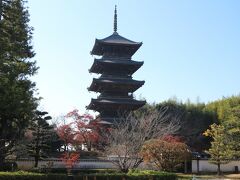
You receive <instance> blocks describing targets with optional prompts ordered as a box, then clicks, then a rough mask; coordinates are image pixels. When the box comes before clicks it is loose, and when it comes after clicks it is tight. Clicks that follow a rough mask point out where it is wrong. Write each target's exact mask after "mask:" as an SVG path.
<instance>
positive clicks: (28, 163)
mask: <svg viewBox="0 0 240 180" xmlns="http://www.w3.org/2000/svg"><path fill="white" fill-rule="evenodd" d="M16 163H17V165H18V169H21V170H29V169H31V168H33V167H34V160H24V159H22V160H17V161H16ZM48 163H51V164H52V165H53V166H52V168H65V164H64V162H63V161H62V160H60V159H47V160H44V161H39V162H38V167H47V166H48V165H47V164H48ZM73 168H77V169H112V168H116V167H115V166H114V165H113V164H112V163H111V162H110V161H106V160H95V159H94V160H92V159H82V160H80V161H78V162H77V163H76V164H75V165H74V167H73Z"/></svg>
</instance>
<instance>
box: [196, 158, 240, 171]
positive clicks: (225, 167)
mask: <svg viewBox="0 0 240 180" xmlns="http://www.w3.org/2000/svg"><path fill="white" fill-rule="evenodd" d="M197 161H199V172H217V165H215V164H211V163H209V161H208V160H205V159H204V160H192V172H193V173H197ZM235 166H238V168H239V170H240V161H239V160H238V161H231V162H229V163H227V164H221V171H222V172H234V171H235Z"/></svg>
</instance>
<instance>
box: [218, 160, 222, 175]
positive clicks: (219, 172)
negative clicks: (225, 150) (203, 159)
mask: <svg viewBox="0 0 240 180" xmlns="http://www.w3.org/2000/svg"><path fill="white" fill-rule="evenodd" d="M217 175H218V176H220V175H221V164H220V163H219V162H218V164H217Z"/></svg>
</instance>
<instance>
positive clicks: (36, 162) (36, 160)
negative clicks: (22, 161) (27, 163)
mask: <svg viewBox="0 0 240 180" xmlns="http://www.w3.org/2000/svg"><path fill="white" fill-rule="evenodd" d="M34 159H35V163H34V167H35V168H36V167H38V160H39V158H38V156H35V158H34Z"/></svg>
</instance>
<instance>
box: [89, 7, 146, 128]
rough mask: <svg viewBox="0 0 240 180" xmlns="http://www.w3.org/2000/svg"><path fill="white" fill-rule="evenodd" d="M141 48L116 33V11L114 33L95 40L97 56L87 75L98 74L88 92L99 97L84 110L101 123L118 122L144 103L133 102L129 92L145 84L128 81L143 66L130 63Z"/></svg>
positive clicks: (92, 52) (95, 53) (133, 62)
mask: <svg viewBox="0 0 240 180" xmlns="http://www.w3.org/2000/svg"><path fill="white" fill-rule="evenodd" d="M141 45H142V43H141V42H134V41H131V40H129V39H126V38H124V37H122V36H120V35H119V34H118V33H117V10H116V7H115V13H114V32H113V34H112V35H110V36H108V37H106V38H104V39H96V40H95V44H94V46H93V49H92V51H91V54H92V55H97V56H101V58H100V59H94V63H93V65H92V67H91V68H90V69H89V72H90V73H97V74H101V76H100V77H99V78H98V79H96V78H93V81H92V84H91V85H90V87H89V88H88V90H89V91H94V92H98V93H100V95H99V96H98V97H97V99H92V100H91V103H90V104H89V105H88V106H87V109H90V110H95V111H98V112H99V113H100V116H99V118H100V120H101V122H102V123H113V122H115V121H118V119H119V118H120V116H121V115H122V114H123V113H124V114H125V113H127V112H130V111H133V110H136V109H138V108H140V107H142V106H143V105H144V104H145V103H146V101H138V100H135V99H134V98H133V92H135V91H136V90H137V89H138V88H140V87H141V86H142V85H143V84H144V82H145V81H137V80H134V79H132V74H133V73H134V72H136V71H137V70H138V69H139V68H140V67H141V66H142V65H143V62H138V61H133V60H132V56H133V55H134V53H135V52H136V51H137V50H138V49H139V48H140V46H141Z"/></svg>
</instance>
